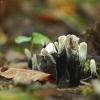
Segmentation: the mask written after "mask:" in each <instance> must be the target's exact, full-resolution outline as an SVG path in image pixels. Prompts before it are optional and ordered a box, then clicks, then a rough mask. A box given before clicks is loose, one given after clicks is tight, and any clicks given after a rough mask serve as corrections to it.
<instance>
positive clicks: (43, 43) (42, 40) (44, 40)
mask: <svg viewBox="0 0 100 100" xmlns="http://www.w3.org/2000/svg"><path fill="white" fill-rule="evenodd" d="M41 44H42V47H44V45H46V39H45V38H44V39H41Z"/></svg>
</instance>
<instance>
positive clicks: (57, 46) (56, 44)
mask: <svg viewBox="0 0 100 100" xmlns="http://www.w3.org/2000/svg"><path fill="white" fill-rule="evenodd" d="M54 45H55V47H56V48H57V50H58V49H59V45H58V42H54Z"/></svg>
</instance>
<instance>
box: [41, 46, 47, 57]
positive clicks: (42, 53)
mask: <svg viewBox="0 0 100 100" xmlns="http://www.w3.org/2000/svg"><path fill="white" fill-rule="evenodd" d="M40 54H41V55H43V56H49V53H48V51H47V50H46V49H45V48H43V49H42V50H41V53H40Z"/></svg>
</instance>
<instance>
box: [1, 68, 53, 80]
mask: <svg viewBox="0 0 100 100" xmlns="http://www.w3.org/2000/svg"><path fill="white" fill-rule="evenodd" d="M0 76H3V77H5V78H7V79H9V78H16V77H20V78H23V79H25V80H31V81H33V82H36V81H39V82H46V81H48V82H54V81H55V78H54V77H53V76H52V75H51V74H47V73H43V72H39V71H34V70H27V69H17V68H9V69H8V70H7V71H5V72H1V73H0Z"/></svg>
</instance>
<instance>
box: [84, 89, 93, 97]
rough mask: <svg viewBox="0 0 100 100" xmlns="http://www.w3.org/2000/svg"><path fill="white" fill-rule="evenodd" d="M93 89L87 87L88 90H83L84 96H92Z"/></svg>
mask: <svg viewBox="0 0 100 100" xmlns="http://www.w3.org/2000/svg"><path fill="white" fill-rule="evenodd" d="M92 91H93V90H92V89H91V88H90V87H87V88H85V89H84V90H83V92H82V93H83V95H84V96H85V97H87V96H88V95H89V94H91V93H92Z"/></svg>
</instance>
